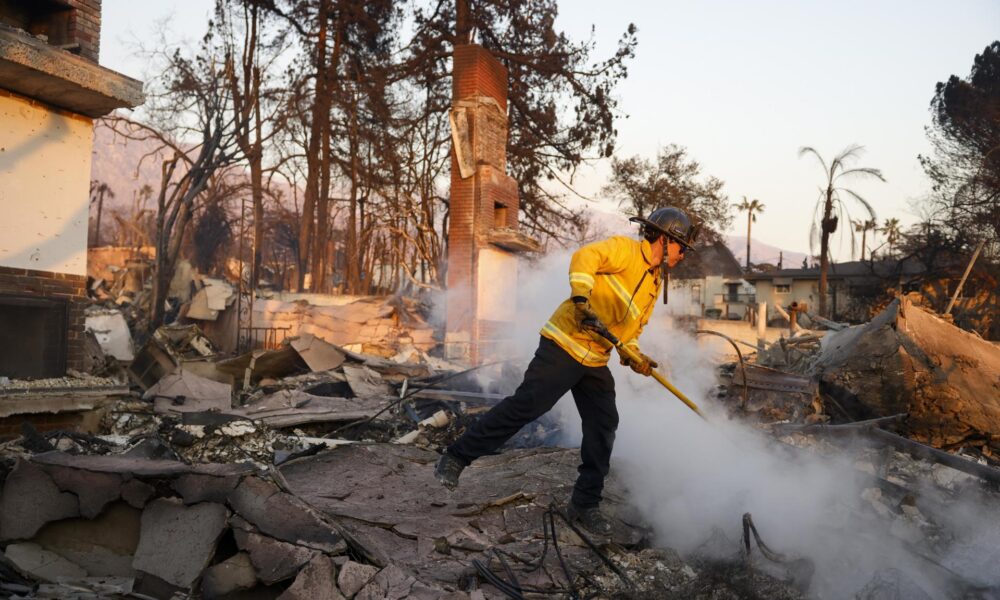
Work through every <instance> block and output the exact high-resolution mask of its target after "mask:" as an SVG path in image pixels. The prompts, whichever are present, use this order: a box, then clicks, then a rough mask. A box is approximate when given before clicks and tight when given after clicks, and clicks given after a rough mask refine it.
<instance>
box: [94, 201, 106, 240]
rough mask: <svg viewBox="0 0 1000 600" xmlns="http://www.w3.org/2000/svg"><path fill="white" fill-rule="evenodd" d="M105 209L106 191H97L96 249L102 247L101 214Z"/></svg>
mask: <svg viewBox="0 0 1000 600" xmlns="http://www.w3.org/2000/svg"><path fill="white" fill-rule="evenodd" d="M103 209H104V190H103V189H99V190H98V191H97V222H96V223H94V247H95V248H100V247H101V212H102V211H103Z"/></svg>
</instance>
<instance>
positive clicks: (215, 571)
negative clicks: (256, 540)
mask: <svg viewBox="0 0 1000 600" xmlns="http://www.w3.org/2000/svg"><path fill="white" fill-rule="evenodd" d="M256 584H257V573H256V571H255V570H254V566H253V563H252V562H250V555H249V554H247V553H246V552H237V553H236V554H234V555H233V556H231V557H229V558H227V559H226V560H224V561H222V562H220V563H219V564H216V565H212V566H211V567H209V568H208V569H206V570H205V575H204V577H203V578H202V580H201V594H202V596H204V597H205V598H206V600H211V599H212V598H218V597H220V596H225V595H226V594H230V593H233V592H238V591H240V590H248V589H250V588H252V587H253V586H254V585H256ZM314 597H318V596H314Z"/></svg>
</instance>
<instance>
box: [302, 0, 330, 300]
mask: <svg viewBox="0 0 1000 600" xmlns="http://www.w3.org/2000/svg"><path fill="white" fill-rule="evenodd" d="M329 11H330V3H329V0H320V2H319V11H318V14H317V16H316V19H317V21H318V25H319V33H318V36H317V39H316V93H315V99H314V100H313V111H312V124H311V126H310V130H309V147H308V150H307V152H306V167H307V169H308V173H307V175H306V189H305V194H304V198H303V200H302V222H301V225H300V227H299V255H298V257H297V258H298V267H299V273H298V286H299V290H300V291H301V290H302V289H303V288H304V287H305V280H306V271H307V270H308V268H309V250H310V249H311V248H312V244H313V236H314V232H313V221H314V220H315V218H316V214H315V213H316V199H317V197H318V196H319V193H320V169H321V164H322V160H321V158H320V155H319V153H320V144H321V142H322V138H323V132H324V126H323V118H324V115H325V116H326V118H327V119H329V115H330V95H329V92H328V90H327V88H326V69H327V65H326V37H327V26H328V21H329Z"/></svg>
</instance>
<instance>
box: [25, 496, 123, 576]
mask: <svg viewBox="0 0 1000 600" xmlns="http://www.w3.org/2000/svg"><path fill="white" fill-rule="evenodd" d="M141 514H142V513H141V511H139V510H137V509H135V508H133V507H131V506H128V505H127V504H124V503H121V502H116V503H114V504H112V505H110V506H109V507H108V508H107V509H106V510H105V511H104V512H103V513H102V514H101V515H100V516H98V517H97V518H95V519H83V518H80V519H65V520H62V521H56V522H54V523H49V524H47V525H46V526H45V527H43V528H42V530H41V531H39V533H38V536H36V537H35V538H34V539H35V541H36V542H37V543H38V544H40V545H41V546H42V547H44V548H45V549H46V550H49V551H51V552H55V553H56V554H58V555H59V556H62V557H63V558H65V559H67V560H69V561H71V562H73V563H74V564H76V565H79V566H80V567H81V568H83V569H84V570H85V571H86V572H87V574H88V575H92V576H100V577H106V576H107V577H134V576H135V570H134V569H133V568H132V557H133V556H134V555H135V551H136V548H137V547H138V545H139V527H140V517H141Z"/></svg>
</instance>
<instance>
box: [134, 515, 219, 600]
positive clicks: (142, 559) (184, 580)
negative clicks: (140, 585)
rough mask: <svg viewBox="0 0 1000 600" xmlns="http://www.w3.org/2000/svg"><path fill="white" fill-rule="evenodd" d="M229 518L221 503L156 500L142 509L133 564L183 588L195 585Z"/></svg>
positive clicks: (137, 568) (210, 557) (138, 568)
mask: <svg viewBox="0 0 1000 600" xmlns="http://www.w3.org/2000/svg"><path fill="white" fill-rule="evenodd" d="M228 517H229V515H228V511H227V510H226V507H225V506H223V505H221V504H211V503H207V502H205V503H201V504H196V505H194V506H185V505H184V504H183V503H181V502H178V501H174V500H170V499H165V498H161V499H158V500H154V501H153V502H151V503H150V504H149V505H148V506H147V507H146V509H145V510H144V511H143V512H142V528H141V532H140V536H139V546H138V548H136V551H135V558H134V560H133V561H132V566H133V567H134V568H135V569H136V570H139V571H143V572H145V573H149V574H151V575H154V576H156V577H158V578H160V579H162V580H163V581H166V582H167V583H169V584H172V585H175V586H177V587H179V588H182V589H188V588H191V587H192V585H193V584H194V582H195V581H196V580H197V579H198V578H199V577H200V576H201V573H202V571H204V570H205V568H206V567H207V566H208V564H209V561H210V560H211V559H212V555H213V554H214V553H215V544H216V542H217V541H218V540H219V537H220V536H221V535H222V532H223V530H224V528H225V526H226V522H227V519H228Z"/></svg>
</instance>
